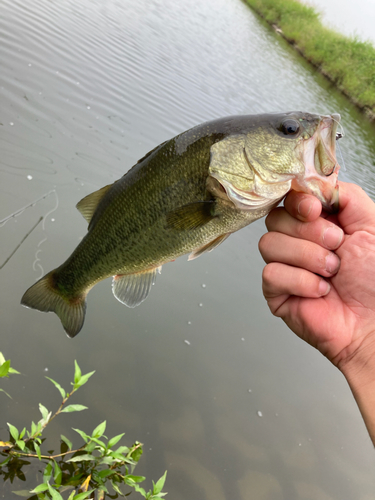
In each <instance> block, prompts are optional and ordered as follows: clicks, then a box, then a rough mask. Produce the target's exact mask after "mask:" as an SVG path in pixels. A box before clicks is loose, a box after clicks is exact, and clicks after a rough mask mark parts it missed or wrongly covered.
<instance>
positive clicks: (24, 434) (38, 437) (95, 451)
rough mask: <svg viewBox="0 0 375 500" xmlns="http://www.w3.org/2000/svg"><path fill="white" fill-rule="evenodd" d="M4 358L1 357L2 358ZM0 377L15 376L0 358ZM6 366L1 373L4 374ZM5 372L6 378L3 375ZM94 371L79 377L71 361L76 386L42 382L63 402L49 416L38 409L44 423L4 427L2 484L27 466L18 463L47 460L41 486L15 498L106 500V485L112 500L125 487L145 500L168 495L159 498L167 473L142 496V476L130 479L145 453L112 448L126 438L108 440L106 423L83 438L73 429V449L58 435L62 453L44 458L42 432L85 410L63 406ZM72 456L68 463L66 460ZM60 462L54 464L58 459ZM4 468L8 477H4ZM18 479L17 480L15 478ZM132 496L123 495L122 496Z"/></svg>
mask: <svg viewBox="0 0 375 500" xmlns="http://www.w3.org/2000/svg"><path fill="white" fill-rule="evenodd" d="M0 355H1V353H0ZM1 356H2V355H1ZM0 361H2V364H1V365H0V376H7V374H8V373H18V372H17V371H16V370H14V369H12V368H10V361H5V359H4V358H3V357H2V358H0ZM4 363H5V368H4V369H3V366H4ZM2 373H4V375H1V374H2ZM94 373H95V372H90V373H86V374H85V375H82V373H81V369H80V367H79V366H78V363H77V362H76V361H75V371H74V382H72V383H71V385H72V386H73V388H72V390H71V392H69V393H68V392H66V391H65V390H64V389H63V388H62V387H61V385H60V384H59V383H58V382H56V381H55V380H53V379H51V378H49V377H46V378H47V379H48V380H50V381H51V382H52V383H53V384H54V386H55V387H56V388H57V389H58V391H59V392H60V395H61V397H62V402H61V404H60V406H59V407H58V409H57V410H56V412H55V413H54V414H52V412H51V411H48V410H47V408H46V407H45V406H43V405H42V404H39V410H40V412H41V415H42V418H41V420H39V422H38V423H34V422H31V427H30V430H26V428H23V429H22V431H19V430H18V429H17V428H16V427H15V426H14V425H12V424H10V423H8V427H9V434H10V437H9V441H0V449H1V451H0V456H3V457H5V460H4V461H3V462H1V463H0V475H2V474H3V475H4V478H5V480H6V479H8V478H9V479H10V480H11V482H13V479H14V476H15V474H16V473H15V472H14V471H16V472H17V474H18V477H20V474H21V469H22V466H23V465H26V464H29V462H25V461H24V460H22V458H24V457H27V458H34V459H39V460H40V461H46V460H47V463H45V462H44V463H45V468H44V471H43V482H42V483H41V484H39V485H38V486H36V487H35V488H34V489H33V490H31V491H27V490H21V491H16V492H14V493H16V494H18V495H20V496H27V497H29V495H30V493H31V494H32V497H30V500H31V499H33V498H38V499H40V500H63V497H62V493H64V492H65V491H67V490H72V491H71V492H70V494H69V497H68V500H83V499H85V498H91V499H94V498H96V499H97V500H104V499H105V498H106V495H109V494H110V493H109V490H108V486H109V485H110V486H111V489H112V490H113V491H114V493H115V497H111V498H117V497H118V496H125V494H124V493H123V491H122V490H121V488H120V487H121V486H122V485H125V486H128V487H130V488H133V489H134V490H135V491H136V492H138V493H140V494H141V495H142V496H143V497H144V498H145V499H146V500H162V499H163V497H164V496H165V495H166V493H163V491H162V490H163V487H164V483H165V479H166V474H167V473H166V472H165V474H164V475H163V476H162V477H161V478H160V479H159V480H158V481H157V482H156V483H154V482H153V488H152V489H151V490H149V491H148V492H146V490H145V489H143V488H142V487H141V486H139V483H141V482H143V481H144V480H145V477H144V476H136V475H134V474H133V471H134V468H135V466H136V464H137V463H138V461H139V459H140V457H141V455H142V453H143V451H142V444H141V443H139V442H135V443H134V444H133V445H132V446H131V447H127V446H119V447H117V448H115V446H116V445H117V443H118V442H119V441H120V440H121V438H122V437H123V436H124V434H123V433H122V434H119V435H117V436H114V437H112V438H111V439H108V438H107V437H106V436H105V435H104V432H105V429H106V421H104V422H102V423H100V424H99V425H98V426H97V427H95V429H94V430H93V431H92V433H91V434H86V433H85V432H84V431H82V430H80V429H73V430H74V431H75V432H77V433H78V434H79V435H80V437H81V438H82V439H83V441H84V443H83V444H82V445H81V446H80V447H79V448H75V449H73V444H72V442H71V441H70V440H69V439H68V438H67V437H65V436H63V435H61V436H60V440H61V444H60V453H57V454H54V453H53V451H52V452H49V454H42V452H41V445H42V444H43V441H44V439H42V433H43V431H44V429H45V428H46V427H47V425H49V424H50V423H51V421H52V420H53V419H54V418H56V417H57V416H58V415H59V414H60V413H71V412H75V411H82V410H85V409H87V407H86V406H83V405H79V404H69V405H66V403H67V402H68V400H69V399H70V398H71V396H72V395H73V394H74V393H75V392H76V391H77V390H78V389H79V388H80V387H82V386H83V385H84V384H86V382H87V381H88V380H89V378H90V377H91V376H92V375H93V374H94ZM68 456H70V458H68ZM57 459H58V460H57ZM6 468H8V472H6V470H5V469H6ZM17 474H16V475H17ZM128 494H130V493H127V494H126V496H127V495H128Z"/></svg>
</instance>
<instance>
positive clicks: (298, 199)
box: [284, 191, 322, 222]
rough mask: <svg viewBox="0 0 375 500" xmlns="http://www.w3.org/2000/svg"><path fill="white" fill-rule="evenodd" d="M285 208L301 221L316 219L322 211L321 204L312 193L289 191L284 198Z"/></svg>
mask: <svg viewBox="0 0 375 500" xmlns="http://www.w3.org/2000/svg"><path fill="white" fill-rule="evenodd" d="M284 207H285V210H286V211H287V212H288V213H289V214H290V215H291V216H292V217H294V218H295V219H298V220H300V221H302V222H311V221H314V220H316V219H317V218H318V217H319V216H320V214H321V212H322V204H321V203H320V201H319V200H318V198H315V196H313V195H312V194H306V193H301V192H297V191H290V193H289V194H288V195H287V197H286V198H285V200H284Z"/></svg>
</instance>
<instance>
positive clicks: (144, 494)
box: [134, 484, 147, 498]
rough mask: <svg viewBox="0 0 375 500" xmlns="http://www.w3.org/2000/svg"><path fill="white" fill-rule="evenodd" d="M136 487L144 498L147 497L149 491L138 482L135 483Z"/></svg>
mask: <svg viewBox="0 0 375 500" xmlns="http://www.w3.org/2000/svg"><path fill="white" fill-rule="evenodd" d="M134 489H135V491H137V492H138V493H140V494H141V495H142V496H143V497H144V498H146V495H147V493H146V491H145V490H144V489H143V488H141V486H138V484H135V485H134Z"/></svg>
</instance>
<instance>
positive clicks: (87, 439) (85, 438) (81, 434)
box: [73, 429, 90, 443]
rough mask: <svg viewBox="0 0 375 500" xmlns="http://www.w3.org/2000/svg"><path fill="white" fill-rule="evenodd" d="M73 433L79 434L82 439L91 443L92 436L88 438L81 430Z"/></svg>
mask: <svg viewBox="0 0 375 500" xmlns="http://www.w3.org/2000/svg"><path fill="white" fill-rule="evenodd" d="M73 431H76V432H78V434H79V435H80V436H81V438H82V439H83V440H84V441H85V442H86V443H87V441H89V439H90V436H88V435H87V434H86V433H85V432H83V431H80V430H79V429H73Z"/></svg>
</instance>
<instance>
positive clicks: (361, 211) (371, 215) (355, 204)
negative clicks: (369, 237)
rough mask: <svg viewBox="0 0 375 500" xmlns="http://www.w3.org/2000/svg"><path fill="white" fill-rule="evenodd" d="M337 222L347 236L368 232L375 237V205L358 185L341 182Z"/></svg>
mask: <svg viewBox="0 0 375 500" xmlns="http://www.w3.org/2000/svg"><path fill="white" fill-rule="evenodd" d="M339 205H340V210H339V213H338V214H337V220H338V222H339V224H340V226H341V227H342V228H343V230H344V231H345V233H346V234H353V233H355V232H356V231H367V232H369V233H371V234H374V235H375V203H374V202H373V201H372V200H371V198H370V197H369V196H368V195H367V194H366V193H365V192H364V191H363V189H362V188H361V187H359V186H357V185H356V184H350V183H349V182H341V181H340V182H339Z"/></svg>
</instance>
